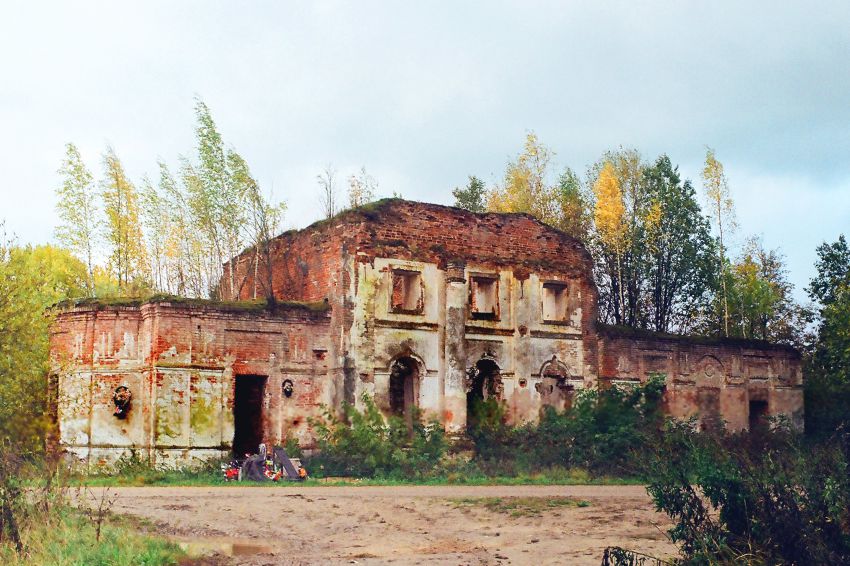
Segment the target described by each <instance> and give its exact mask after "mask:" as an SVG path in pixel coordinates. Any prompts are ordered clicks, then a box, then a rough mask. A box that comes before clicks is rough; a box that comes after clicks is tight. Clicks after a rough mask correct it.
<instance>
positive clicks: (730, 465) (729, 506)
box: [645, 421, 850, 564]
mask: <svg viewBox="0 0 850 566" xmlns="http://www.w3.org/2000/svg"><path fill="white" fill-rule="evenodd" d="M645 475H646V477H647V478H648V479H649V486H648V491H649V493H650V494H651V495H652V497H653V499H654V500H655V503H656V506H657V507H658V509H659V510H663V511H664V512H666V513H667V514H668V515H669V516H670V517H671V518H672V519H673V520H674V521H675V523H676V524H675V526H674V528H673V529H672V530H671V531H670V534H671V537H672V539H673V541H674V542H676V543H678V544H679V545H680V548H681V551H682V555H683V557H684V562H685V563H686V564H733V563H734V564H738V563H750V564H848V563H850V435H848V434H846V433H842V434H838V435H836V436H834V437H833V438H832V439H830V440H829V441H827V442H823V443H818V444H813V445H807V444H805V443H804V440H803V439H802V437H801V436H800V435H798V434H796V433H794V432H792V431H790V430H789V429H788V428H787V427H785V426H783V425H782V423H776V424H775V427H774V429H773V430H769V429H763V430H758V431H755V432H753V433H743V434H727V433H723V432H718V433H697V432H694V430H693V427H692V426H690V424H689V423H676V422H672V421H671V422H669V423H668V425H667V428H666V430H665V434H664V435H663V436H661V437H659V442H658V443H657V444H656V445H655V447H654V450H653V451H652V454H651V457H650V458H649V459H648V466H647V470H646V472H645Z"/></svg>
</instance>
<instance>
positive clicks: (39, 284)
mask: <svg viewBox="0 0 850 566" xmlns="http://www.w3.org/2000/svg"><path fill="white" fill-rule="evenodd" d="M87 280H88V274H87V269H86V266H85V265H84V264H83V263H82V262H81V261H79V260H78V259H76V258H75V257H73V256H72V255H71V254H70V253H69V252H67V251H65V250H62V249H59V248H55V247H52V246H36V247H31V246H27V247H23V248H21V247H15V246H14V244H13V243H11V242H9V241H5V240H0V441H8V442H12V443H14V444H15V445H16V446H17V447H19V448H21V449H26V450H30V449H36V448H42V447H43V442H44V435H45V432H46V430H47V428H48V426H49V415H48V410H47V383H48V381H47V372H48V348H49V344H48V339H49V333H48V330H49V325H50V322H51V317H50V313H49V312H47V309H48V307H50V306H51V305H53V304H54V303H56V302H58V301H60V300H62V299H64V298H67V297H79V296H85V295H86V294H87Z"/></svg>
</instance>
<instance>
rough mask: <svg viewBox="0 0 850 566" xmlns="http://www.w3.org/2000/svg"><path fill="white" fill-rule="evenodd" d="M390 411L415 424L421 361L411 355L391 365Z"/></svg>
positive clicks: (409, 424)
mask: <svg viewBox="0 0 850 566" xmlns="http://www.w3.org/2000/svg"><path fill="white" fill-rule="evenodd" d="M389 389H390V390H389V397H390V413H392V414H393V415H394V416H397V417H402V418H403V419H404V420H405V421H406V422H407V424H408V427H411V426H412V425H413V413H414V411H415V408H416V406H417V405H418V399H419V362H417V361H416V360H415V359H413V358H412V357H410V356H405V357H402V358H398V359H397V360H396V361H394V362H393V364H392V366H391V367H390V387H389Z"/></svg>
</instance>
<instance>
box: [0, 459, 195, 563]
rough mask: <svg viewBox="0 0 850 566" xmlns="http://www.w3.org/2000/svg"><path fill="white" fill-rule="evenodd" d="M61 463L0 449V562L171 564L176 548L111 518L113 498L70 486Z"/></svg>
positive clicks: (125, 520) (176, 552) (176, 560)
mask: <svg viewBox="0 0 850 566" xmlns="http://www.w3.org/2000/svg"><path fill="white" fill-rule="evenodd" d="M69 480H70V476H69V473H68V471H67V468H66V466H65V464H64V462H63V461H62V460H61V459H60V458H58V457H54V456H51V455H49V454H48V455H44V454H40V455H20V454H18V453H16V452H15V451H14V450H12V449H10V448H9V447H8V446H2V447H0V560H2V561H3V562H4V563H5V564H11V565H18V564H21V565H24V564H27V565H34V566H39V565H48V564H50V565H54V564H56V565H58V564H62V565H66V564H67V565H79V566H84V565H85V566H89V565H100V564H103V565H107V564H109V565H110V566H125V565H126V566H130V565H140V566H158V565H165V564H176V563H177V562H178V560H179V559H180V558H181V556H182V552H181V551H180V550H179V548H178V547H177V546H175V545H174V544H171V543H170V542H168V541H165V540H163V539H158V538H156V537H153V536H148V535H145V534H143V533H141V532H140V531H139V529H138V528H137V526H136V525H132V524H129V519H125V518H120V517H117V516H114V515H113V514H112V513H111V503H113V502H114V496H109V494H108V492H101V494H100V496H97V495H96V494H95V493H94V492H92V491H90V490H85V489H82V488H77V489H76V490H74V489H72V488H71V487H70V483H69Z"/></svg>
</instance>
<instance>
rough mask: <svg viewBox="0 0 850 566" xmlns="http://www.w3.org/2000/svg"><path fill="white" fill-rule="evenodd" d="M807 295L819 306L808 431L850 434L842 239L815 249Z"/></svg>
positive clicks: (848, 259) (847, 274)
mask: <svg viewBox="0 0 850 566" xmlns="http://www.w3.org/2000/svg"><path fill="white" fill-rule="evenodd" d="M817 254H818V261H817V263H816V268H817V275H815V277H814V278H813V279H812V282H811V284H810V285H809V288H808V292H809V296H810V297H811V298H812V300H813V301H817V303H818V304H819V306H820V309H819V312H818V323H819V324H818V328H817V339H816V341H815V343H814V345H813V347H812V348H811V351H810V353H809V356H807V359H806V364H805V370H806V381H805V387H806V391H805V393H806V431H807V433H809V434H810V435H812V436H828V435H831V434H832V432H833V431H835V430H837V429H839V428H843V429H844V430H850V248H848V246H847V241H846V240H845V238H844V236H843V235H842V236H840V237H839V238H838V240H837V241H836V242H834V243H832V244H826V243H824V244H822V245H821V246H819V247H818V249H817Z"/></svg>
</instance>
